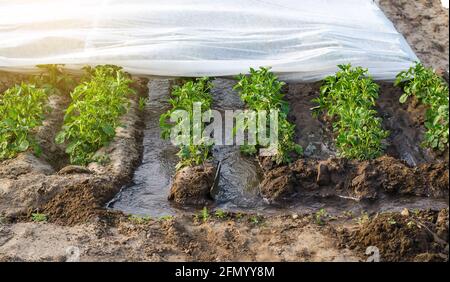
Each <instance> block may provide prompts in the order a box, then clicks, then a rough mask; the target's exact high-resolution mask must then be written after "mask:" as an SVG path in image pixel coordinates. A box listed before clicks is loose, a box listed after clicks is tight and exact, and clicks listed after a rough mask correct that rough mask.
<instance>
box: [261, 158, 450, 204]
mask: <svg viewBox="0 0 450 282" xmlns="http://www.w3.org/2000/svg"><path fill="white" fill-rule="evenodd" d="M448 177H449V168H448V163H444V162H442V163H436V164H422V165H419V166H417V167H409V166H408V165H406V164H405V163H404V162H402V161H400V160H398V159H395V158H392V157H389V156H382V157H380V158H377V159H375V160H371V161H364V162H359V161H349V160H345V159H340V158H330V159H328V160H325V161H316V160H298V161H296V162H294V163H292V164H291V165H289V166H283V167H278V168H275V169H273V170H270V171H268V172H267V171H266V172H265V173H264V178H263V181H262V182H261V186H260V189H261V193H262V195H263V196H264V197H266V198H268V199H269V200H272V201H279V200H280V199H283V198H292V196H294V195H295V194H298V195H299V196H300V197H301V196H302V195H305V194H317V195H328V196H329V195H340V196H346V197H351V198H354V199H357V200H363V199H366V200H367V199H369V200H376V199H377V198H378V197H379V195H380V194H383V193H386V194H398V195H405V196H421V197H429V196H431V197H436V198H445V197H448V184H449V182H448V181H449V179H448ZM291 200H292V199H291Z"/></svg>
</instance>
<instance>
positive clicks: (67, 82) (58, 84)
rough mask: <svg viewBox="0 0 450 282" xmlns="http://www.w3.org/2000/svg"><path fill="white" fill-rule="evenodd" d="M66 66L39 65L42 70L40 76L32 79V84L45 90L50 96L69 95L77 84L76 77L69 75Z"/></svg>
mask: <svg viewBox="0 0 450 282" xmlns="http://www.w3.org/2000/svg"><path fill="white" fill-rule="evenodd" d="M63 66H64V65H37V67H38V68H39V69H41V71H42V72H41V73H40V74H39V75H35V76H33V77H32V79H31V83H32V84H34V85H36V86H37V87H39V88H43V89H44V90H45V91H46V92H47V93H48V95H53V94H56V95H60V94H61V93H69V92H70V91H71V90H72V89H73V88H74V87H75V86H76V84H77V81H76V79H75V78H74V76H72V75H70V74H68V73H67V72H66V70H64V68H63Z"/></svg>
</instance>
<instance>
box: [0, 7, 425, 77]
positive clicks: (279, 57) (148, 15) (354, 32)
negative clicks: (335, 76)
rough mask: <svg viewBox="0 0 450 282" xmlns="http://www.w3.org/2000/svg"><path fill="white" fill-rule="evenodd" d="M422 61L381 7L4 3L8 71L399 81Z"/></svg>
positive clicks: (0, 23)
mask: <svg viewBox="0 0 450 282" xmlns="http://www.w3.org/2000/svg"><path fill="white" fill-rule="evenodd" d="M416 60H418V59H417V57H416V56H415V54H414V52H413V51H412V50H411V48H410V47H409V46H408V44H407V42H406V41H405V39H404V38H403V36H402V35H401V34H399V33H398V32H397V31H396V29H395V28H394V26H393V24H392V23H391V22H390V21H389V20H388V19H387V18H386V17H385V15H384V14H383V12H382V11H381V10H380V9H379V7H378V6H377V5H376V4H375V3H374V2H373V1H372V0H281V1H280V0H277V1H270V0H226V1H223V0H127V1H118V0H80V1H67V0H14V1H11V0H0V68H1V69H6V70H12V71H26V70H31V71H32V70H35V69H36V68H35V66H36V65H38V64H66V66H67V67H68V68H71V69H80V68H81V67H82V66H83V65H98V64H115V65H120V66H122V67H124V69H125V70H126V71H128V72H130V73H132V74H139V75H157V76H187V77H193V76H230V75H236V74H239V73H246V72H248V69H249V67H259V66H266V67H267V66H270V67H272V70H273V71H274V72H275V73H277V74H278V75H279V76H280V78H282V79H285V80H290V81H315V80H320V79H322V78H324V77H325V76H327V75H330V74H332V73H334V72H335V71H336V70H337V65H338V64H346V63H352V65H354V66H362V67H365V68H368V69H369V72H370V74H371V75H372V76H373V77H374V78H375V79H380V80H392V79H394V78H395V75H396V74H397V73H398V72H400V71H402V70H405V69H407V68H408V67H410V66H411V65H412V63H413V62H414V61H416Z"/></svg>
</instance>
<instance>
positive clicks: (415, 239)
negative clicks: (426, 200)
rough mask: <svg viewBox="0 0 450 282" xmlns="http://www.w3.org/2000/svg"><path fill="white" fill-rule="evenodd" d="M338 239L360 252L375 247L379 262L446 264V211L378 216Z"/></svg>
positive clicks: (352, 228)
mask: <svg viewBox="0 0 450 282" xmlns="http://www.w3.org/2000/svg"><path fill="white" fill-rule="evenodd" d="M340 236H341V240H342V242H343V244H344V245H345V246H347V247H350V248H351V249H353V250H355V251H357V250H358V249H359V250H360V252H361V253H362V252H364V251H365V250H366V247H369V246H375V247H377V248H378V249H379V252H380V255H381V257H380V260H381V261H448V239H449V238H448V209H444V210H441V211H439V212H436V211H421V212H415V213H412V212H410V211H408V210H405V211H403V212H402V213H401V214H398V213H385V214H377V215H375V216H374V217H373V218H371V219H366V220H363V221H362V222H360V224H358V225H356V226H353V227H351V228H348V229H344V230H342V233H341V234H340Z"/></svg>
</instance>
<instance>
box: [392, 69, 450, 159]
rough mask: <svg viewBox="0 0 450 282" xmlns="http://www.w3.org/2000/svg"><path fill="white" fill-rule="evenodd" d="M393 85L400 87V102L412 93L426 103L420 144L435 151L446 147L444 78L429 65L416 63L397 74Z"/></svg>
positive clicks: (447, 133)
mask: <svg viewBox="0 0 450 282" xmlns="http://www.w3.org/2000/svg"><path fill="white" fill-rule="evenodd" d="M395 85H397V86H400V87H402V88H403V92H404V93H403V95H402V96H401V97H400V103H405V102H406V101H407V99H408V98H409V97H410V96H414V97H416V98H417V99H418V101H419V102H421V103H423V104H425V105H427V111H426V113H425V128H426V133H425V137H424V141H423V146H425V147H429V148H432V149H435V150H438V151H444V150H445V149H446V148H448V137H449V127H448V115H449V108H448V107H449V92H448V85H447V83H446V82H445V81H444V79H443V78H442V77H440V76H438V75H437V74H436V73H435V72H434V71H433V70H432V69H431V68H426V67H424V66H423V65H422V64H421V63H419V62H416V64H415V65H414V66H412V67H411V68H410V69H408V70H407V71H402V72H400V73H399V74H398V75H397V79H396V80H395Z"/></svg>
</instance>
